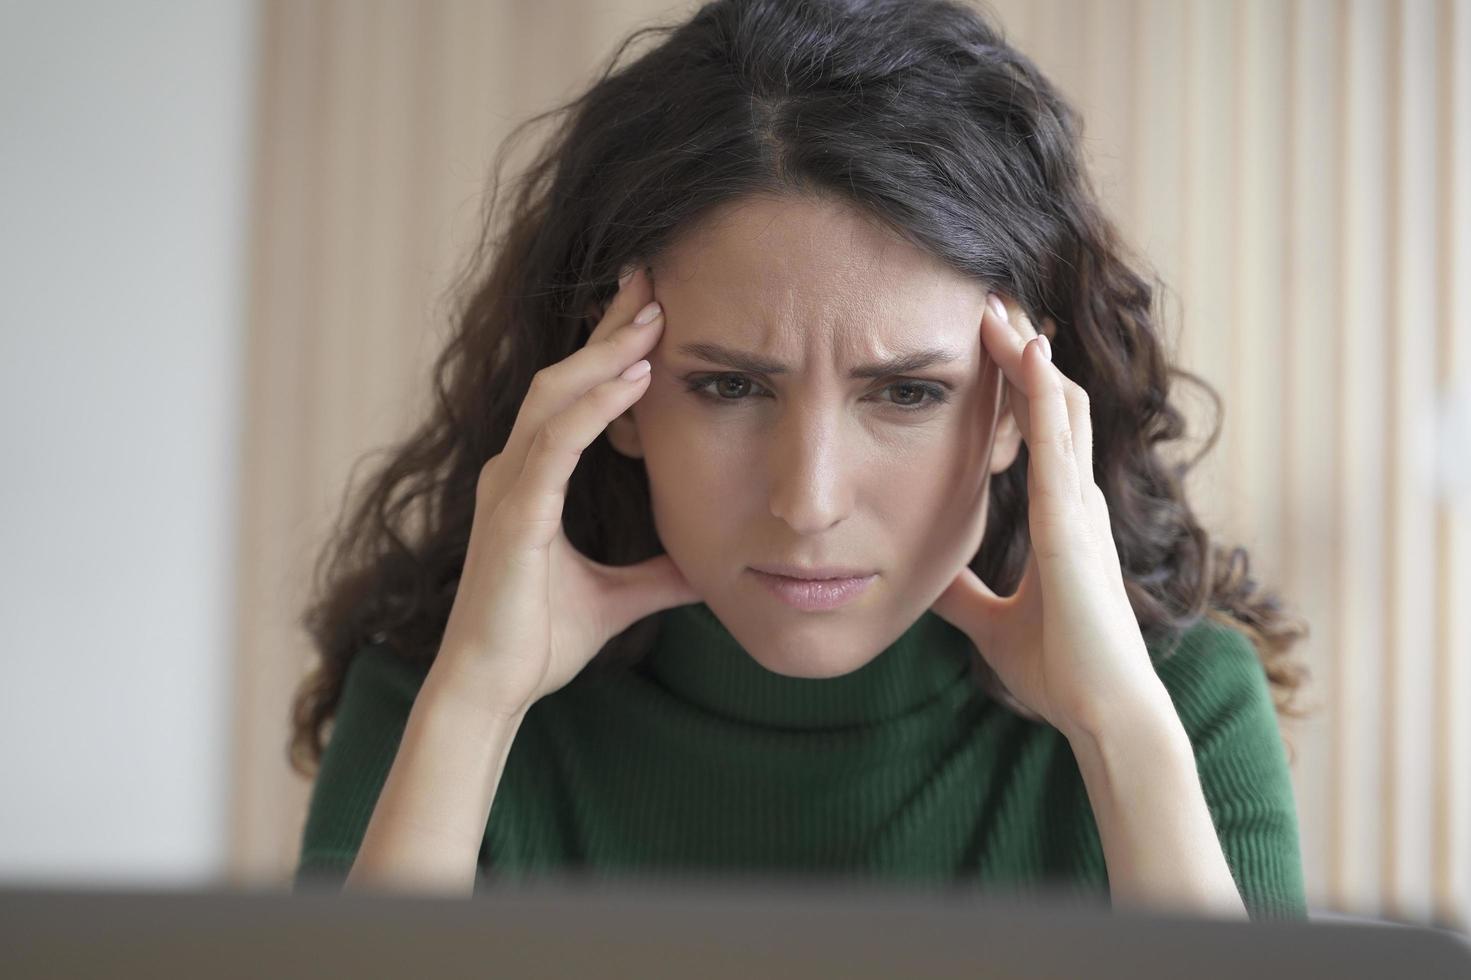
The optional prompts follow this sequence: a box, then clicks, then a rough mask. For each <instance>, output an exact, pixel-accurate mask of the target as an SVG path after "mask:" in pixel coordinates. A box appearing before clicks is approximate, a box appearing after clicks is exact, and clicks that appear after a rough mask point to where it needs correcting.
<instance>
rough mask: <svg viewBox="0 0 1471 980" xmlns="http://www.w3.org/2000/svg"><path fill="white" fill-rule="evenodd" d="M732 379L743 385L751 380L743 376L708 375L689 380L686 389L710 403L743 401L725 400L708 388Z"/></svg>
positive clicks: (738, 399)
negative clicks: (708, 400)
mask: <svg viewBox="0 0 1471 980" xmlns="http://www.w3.org/2000/svg"><path fill="white" fill-rule="evenodd" d="M732 379H734V380H736V381H740V382H742V383H745V384H750V383H751V379H750V378H748V377H746V376H745V375H743V374H713V375H708V376H706V377H704V378H694V379H692V380H690V381H689V382H688V384H687V385H686V387H687V388H688V389H689V390H690V391H693V392H695V393H696V394H698V395H700V396H701V397H703V398H707V399H710V400H711V401H720V402H738V401H744V400H745V399H743V398H726V397H724V396H723V395H719V394H716V393H715V392H713V391H710V390H709V388H710V386H711V385H713V384H717V383H718V382H721V381H730V380H732Z"/></svg>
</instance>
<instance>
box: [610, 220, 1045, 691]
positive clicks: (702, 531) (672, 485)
mask: <svg viewBox="0 0 1471 980" xmlns="http://www.w3.org/2000/svg"><path fill="white" fill-rule="evenodd" d="M652 272H653V274H652V282H653V294H654V296H655V298H656V299H657V300H658V301H659V302H660V303H661V304H662V305H663V307H664V312H665V325H664V331H663V335H662V337H661V338H660V340H659V342H658V343H657V344H656V345H655V347H654V349H653V350H652V352H651V353H650V354H649V361H650V363H651V365H652V368H653V371H652V380H651V382H650V384H649V388H648V390H647V391H646V392H645V394H644V395H643V397H642V398H640V399H639V400H638V402H637V403H635V404H634V405H633V406H632V407H631V408H630V409H629V410H628V411H627V412H625V413H624V414H623V415H622V416H620V417H619V418H617V419H616V420H614V422H613V423H612V424H610V425H609V427H608V429H607V435H608V439H609V441H610V442H611V444H612V445H613V447H614V448H615V449H616V450H617V451H619V452H621V453H623V454H624V455H626V456H630V457H633V458H638V459H642V460H643V461H644V463H645V466H646V467H647V471H648V476H649V484H650V488H651V492H652V502H653V516H654V520H655V524H656V527H657V529H658V532H659V537H660V540H661V542H662V543H663V545H664V547H665V549H666V551H667V552H668V554H669V555H670V557H671V558H672V559H673V560H674V562H675V564H676V565H677V566H678V567H679V568H680V570H681V571H682V572H683V574H684V576H685V578H686V579H687V580H688V581H689V583H690V584H691V585H692V586H693V587H694V589H695V590H696V591H697V592H698V593H699V594H700V596H701V599H702V601H704V602H706V603H707V604H708V605H709V606H710V608H711V609H712V610H713V611H714V612H715V614H716V615H717V616H718V617H719V618H720V620H721V622H722V623H724V624H725V625H726V627H727V628H728V629H729V630H730V631H731V634H732V635H733V636H734V637H735V638H736V640H737V641H738V642H739V643H740V644H741V646H742V647H743V648H744V649H745V650H746V651H748V652H749V653H750V655H751V656H752V657H753V658H754V659H755V660H756V661H757V662H758V663H760V664H761V665H762V666H763V667H765V668H767V669H768V670H771V671H773V672H775V673H779V674H784V675H788V676H795V677H814V678H820V677H834V676H839V675H842V674H846V673H849V672H851V671H854V670H857V669H858V668H860V667H862V666H863V665H864V664H866V663H868V662H869V661H870V660H872V659H873V658H874V657H875V656H876V655H877V654H878V653H880V652H882V651H883V650H884V649H885V648H886V647H888V646H889V645H890V644H892V643H893V642H894V641H895V640H896V639H897V638H898V637H899V636H900V635H901V634H902V633H903V632H904V631H905V630H906V629H907V628H908V627H909V626H911V625H912V624H913V623H914V622H915V621H916V620H917V619H918V618H919V617H920V616H921V615H922V614H923V613H924V612H925V611H926V610H927V609H929V608H930V606H931V605H932V604H933V603H934V602H935V600H936V599H937V598H938V597H939V596H940V595H941V594H942V593H943V592H944V591H945V589H946V588H947V587H948V586H949V585H950V584H951V583H952V582H953V581H954V580H955V578H956V576H957V574H958V573H959V571H960V570H961V568H963V567H964V566H965V565H966V563H967V562H968V561H969V560H970V559H971V558H972V557H973V556H974V555H975V552H976V550H977V549H978V548H979V547H980V541H981V536H982V533H983V531H984V529H985V518H986V506H987V494H986V489H987V486H988V482H989V478H990V475H991V474H993V473H997V472H1000V471H1001V470H1003V469H1005V468H1006V467H1008V466H1010V465H1011V463H1012V462H1013V461H1014V460H1015V458H1016V454H1017V452H1018V449H1019V447H1020V444H1021V435H1020V432H1019V430H1018V428H1017V425H1016V423H1015V421H1014V420H1013V419H1012V417H1011V415H1010V412H1009V411H1007V410H1005V409H1004V408H1003V409H1002V410H1001V411H1000V412H999V413H998V402H999V401H1000V399H1001V390H1002V385H1003V382H1002V378H1001V375H1000V372H999V370H998V368H997V367H996V365H995V364H994V363H993V362H992V360H991V358H990V357H989V355H988V354H987V352H986V350H985V347H984V346H983V344H982V341H981V336H980V330H979V326H980V323H981V318H982V314H983V311H984V308H985V302H986V292H987V290H986V287H985V284H983V283H978V282H975V281H973V280H969V279H966V278H964V277H961V276H959V275H957V274H956V273H954V272H953V271H952V270H950V269H949V268H948V267H945V266H943V265H942V264H941V263H939V262H938V261H937V260H935V259H934V258H933V257H931V256H929V255H928V254H927V253H925V252H923V251H921V250H919V249H918V248H916V247H914V246H913V245H911V244H909V243H908V242H905V241H903V240H902V239H900V238H898V237H897V236H895V235H893V234H892V233H890V232H888V231H886V230H885V229H883V228H881V227H879V226H878V225H876V224H875V223H874V222H872V221H870V220H867V219H866V218H865V217H863V216H862V215H861V214H859V213H858V212H856V211H855V210H853V209H851V208H849V207H847V206H845V205H843V204H841V203H838V202H819V201H814V200H810V199H795V198H782V199H777V198H752V199H746V200H743V201H741V202H739V204H737V205H735V206H729V207H727V208H725V209H724V210H723V211H721V212H720V213H719V214H717V215H716V216H715V217H714V218H713V219H712V220H710V221H707V222H705V223H704V224H702V225H701V226H700V227H698V228H696V229H693V230H692V231H691V232H690V233H688V234H687V235H685V236H684V237H683V238H682V239H681V240H680V241H679V242H678V243H677V244H676V245H675V246H674V247H673V248H671V249H670V250H669V251H668V252H667V254H666V255H664V256H662V257H661V259H660V261H659V262H657V263H655V264H654V265H653V266H652ZM690 343H716V344H720V345H722V346H726V347H731V348H735V349H738V350H742V351H747V352H754V353H758V354H761V355H764V356H766V357H768V358H771V359H774V360H776V361H778V362H781V363H783V364H786V365H788V366H789V368H790V370H789V372H788V373H786V374H780V375H757V374H751V373H748V372H741V371H737V369H736V368H734V367H732V366H730V365H728V364H725V363H722V362H719V361H711V360H707V359H705V358H702V357H698V356H695V355H692V354H688V353H681V352H680V350H679V349H680V348H681V347H682V346H683V345H685V344H690ZM914 346H948V347H953V348H954V349H955V350H956V351H958V352H960V355H961V356H960V358H959V359H958V360H957V361H955V362H953V363H950V364H939V365H934V366H931V367H926V368H920V369H917V370H914V371H911V372H909V373H906V374H903V375H898V376H891V377H886V378H851V377H849V370H850V369H851V368H852V367H854V366H855V365H858V364H861V363H867V362H870V361H876V360H880V359H883V358H887V357H892V356H894V355H896V354H898V353H900V352H901V351H904V350H906V349H908V348H911V347H914ZM695 381H709V382H711V383H710V384H707V385H706V386H705V388H704V389H703V394H702V393H700V392H691V391H690V390H688V384H689V383H690V382H695ZM915 382H919V383H930V384H936V385H939V383H940V382H949V383H950V384H951V385H952V386H953V390H952V391H949V392H948V401H946V402H944V403H938V402H936V401H935V400H934V399H933V398H932V397H931V396H930V395H928V394H925V393H923V392H922V391H921V390H920V388H918V387H915V386H913V383H915ZM941 390H942V391H944V389H943V386H941ZM907 405H918V406H922V407H919V408H915V409H911V408H907V407H905V406H907ZM993 430H994V433H995V436H994V446H993V445H992V433H993ZM763 562H790V563H794V564H800V565H809V566H810V565H824V564H835V565H849V566H856V567H860V568H866V569H871V570H873V571H876V572H877V573H878V578H877V579H876V580H875V581H874V582H873V583H872V584H871V585H870V586H869V588H868V589H867V591H866V592H865V593H864V594H863V595H861V596H860V597H859V598H858V599H856V600H854V601H852V602H850V603H849V604H848V605H846V606H843V607H841V608H839V609H837V610H833V611H828V612H820V613H811V612H801V611H798V610H796V609H793V608H791V607H789V606H787V605H785V604H784V603H782V602H780V601H778V600H777V599H776V598H775V597H774V596H772V595H771V594H770V593H769V592H768V591H767V589H766V588H765V587H764V586H763V585H762V584H761V582H760V581H759V580H758V578H757V577H756V576H755V575H754V574H753V573H752V572H751V571H750V570H749V566H750V565H753V564H759V563H763Z"/></svg>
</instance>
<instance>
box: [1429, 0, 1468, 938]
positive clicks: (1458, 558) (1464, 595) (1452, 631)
mask: <svg viewBox="0 0 1471 980" xmlns="http://www.w3.org/2000/svg"><path fill="white" fill-rule="evenodd" d="M1436 37H1437V39H1438V42H1439V44H1438V50H1437V69H1438V77H1437V82H1436V89H1437V92H1438V93H1439V100H1438V107H1437V108H1438V110H1439V111H1438V115H1437V119H1436V129H1437V131H1438V132H1439V133H1440V143H1439V146H1438V148H1437V149H1438V160H1437V169H1438V175H1439V182H1438V187H1437V194H1436V198H1437V200H1438V201H1440V202H1441V205H1442V206H1441V208H1440V214H1441V215H1442V216H1443V218H1442V221H1441V222H1440V225H1439V228H1438V231H1439V236H1438V239H1437V241H1436V253H1437V255H1436V257H1437V260H1438V261H1437V267H1436V293H1437V296H1438V297H1439V317H1438V322H1437V325H1436V327H1437V329H1436V334H1437V341H1436V348H1437V350H1438V351H1439V352H1440V356H1439V357H1438V359H1437V364H1438V367H1439V370H1438V372H1437V377H1436V382H1437V390H1438V391H1439V392H1440V394H1441V397H1442V398H1443V399H1445V401H1444V402H1443V405H1444V406H1445V411H1444V412H1443V413H1442V414H1441V416H1440V425H1441V426H1443V427H1444V428H1443V429H1442V431H1440V432H1439V433H1438V436H1439V438H1438V441H1437V448H1438V451H1439V453H1440V456H1439V462H1440V466H1439V468H1438V472H1439V474H1440V479H1439V482H1438V484H1437V486H1438V491H1439V492H1438V494H1437V501H1436V523H1435V541H1436V546H1437V550H1436V566H1435V567H1436V578H1437V581H1438V583H1439V591H1438V593H1437V596H1436V609H1437V610H1438V612H1439V616H1438V620H1437V630H1436V635H1435V643H1436V659H1435V673H1436V679H1437V683H1436V694H1437V699H1436V704H1435V714H1436V728H1435V747H1436V759H1435V766H1434V769H1435V788H1436V796H1435V828H1434V836H1433V840H1432V853H1431V864H1432V867H1433V868H1434V873H1435V882H1434V894H1433V899H1432V901H1433V906H1434V909H1435V917H1436V919H1437V920H1438V921H1440V922H1442V923H1445V924H1447V925H1455V924H1456V922H1457V920H1458V919H1460V920H1462V921H1464V918H1465V915H1466V910H1467V906H1468V904H1471V827H1468V821H1467V820H1466V815H1467V814H1468V813H1471V665H1468V661H1471V568H1468V566H1471V521H1468V520H1467V514H1466V511H1467V508H1468V506H1471V499H1468V498H1471V480H1468V481H1466V482H1465V483H1462V484H1461V485H1460V486H1459V487H1457V486H1455V485H1454V484H1453V483H1452V482H1451V476H1450V473H1451V467H1452V454H1454V453H1456V451H1457V450H1456V446H1457V444H1459V446H1460V447H1461V449H1462V451H1464V450H1465V449H1467V448H1471V432H1468V431H1467V428H1466V425H1467V423H1468V422H1471V408H1468V410H1467V412H1466V414H1464V415H1462V416H1461V417H1460V419H1459V420H1457V419H1456V418H1454V417H1452V416H1451V415H1450V414H1449V413H1450V411H1451V406H1452V404H1453V402H1451V398H1452V397H1457V393H1459V394H1458V397H1460V398H1463V399H1465V401H1464V402H1463V403H1462V404H1465V405H1467V406H1471V343H1468V342H1467V333H1468V332H1471V3H1468V2H1467V0H1443V2H1441V3H1439V4H1438V5H1437V9H1436ZM1462 465H1463V466H1464V456H1463V457H1462ZM1463 472H1465V471H1464V470H1463ZM1453 494H1454V495H1455V496H1453Z"/></svg>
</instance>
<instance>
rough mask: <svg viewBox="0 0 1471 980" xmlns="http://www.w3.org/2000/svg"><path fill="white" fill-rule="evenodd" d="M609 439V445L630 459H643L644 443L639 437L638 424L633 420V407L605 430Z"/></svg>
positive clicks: (610, 423)
mask: <svg viewBox="0 0 1471 980" xmlns="http://www.w3.org/2000/svg"><path fill="white" fill-rule="evenodd" d="M603 434H604V435H606V436H607V437H608V445H610V446H612V447H613V448H614V449H615V450H616V451H617V452H618V453H620V454H622V455H624V456H627V457H628V458H629V459H643V458H644V446H643V441H642V440H641V439H639V437H638V423H637V422H635V421H634V418H633V407H632V406H630V407H629V409H628V410H627V411H626V412H624V413H623V414H622V415H620V416H618V417H617V418H616V419H614V420H613V421H611V422H609V423H608V428H606V429H605V430H603Z"/></svg>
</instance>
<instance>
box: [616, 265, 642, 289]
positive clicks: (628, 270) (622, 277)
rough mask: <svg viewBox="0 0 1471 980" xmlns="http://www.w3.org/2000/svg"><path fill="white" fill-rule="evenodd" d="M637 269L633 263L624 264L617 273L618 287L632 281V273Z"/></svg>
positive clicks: (620, 287)
mask: <svg viewBox="0 0 1471 980" xmlns="http://www.w3.org/2000/svg"><path fill="white" fill-rule="evenodd" d="M637 271H638V266H637V265H636V264H635V263H632V262H630V263H629V264H628V265H625V266H624V267H623V269H622V270H621V271H620V272H619V273H618V288H619V289H622V288H623V287H625V286H627V285H628V284H629V283H630V282H633V274H634V273H635V272H637Z"/></svg>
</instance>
